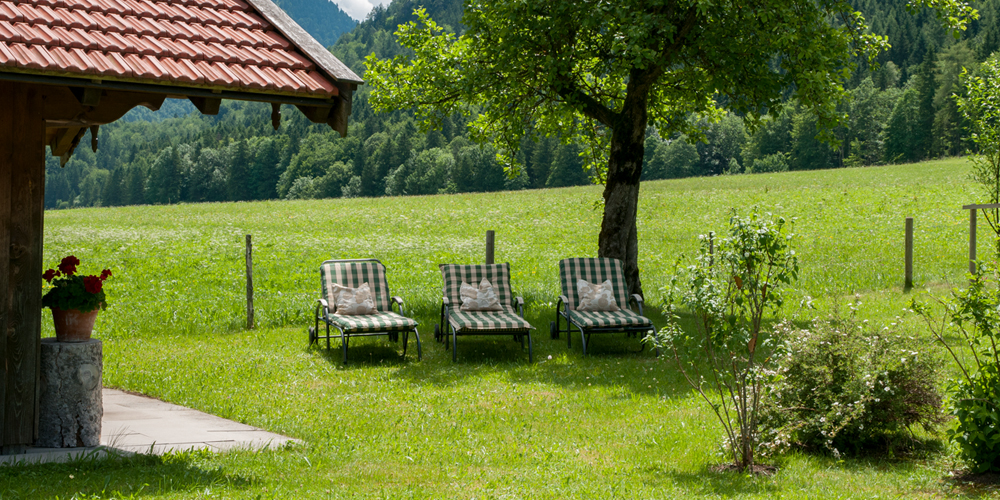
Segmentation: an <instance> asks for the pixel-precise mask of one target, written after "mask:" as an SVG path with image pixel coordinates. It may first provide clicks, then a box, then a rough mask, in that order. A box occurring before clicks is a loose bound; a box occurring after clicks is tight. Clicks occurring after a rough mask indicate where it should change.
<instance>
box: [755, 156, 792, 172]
mask: <svg viewBox="0 0 1000 500" xmlns="http://www.w3.org/2000/svg"><path fill="white" fill-rule="evenodd" d="M787 171H788V158H787V155H785V154H784V153H774V154H770V155H766V156H764V157H763V158H758V159H755V160H754V161H753V163H752V164H750V167H749V168H748V169H747V173H748V174H770V173H774V172H787Z"/></svg>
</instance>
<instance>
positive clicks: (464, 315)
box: [448, 278, 534, 332]
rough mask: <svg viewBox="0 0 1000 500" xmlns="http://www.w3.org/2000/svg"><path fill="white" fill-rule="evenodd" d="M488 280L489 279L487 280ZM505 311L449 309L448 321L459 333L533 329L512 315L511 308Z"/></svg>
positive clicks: (522, 319) (518, 317)
mask: <svg viewBox="0 0 1000 500" xmlns="http://www.w3.org/2000/svg"><path fill="white" fill-rule="evenodd" d="M487 279H489V278H487ZM506 309H508V310H506V311H462V310H460V309H458V308H457V307H456V308H451V309H449V314H448V321H449V322H450V323H451V325H452V326H453V327H455V330H457V331H459V332H463V331H464V332H467V331H496V332H506V331H511V332H515V331H524V330H530V329H533V328H534V327H533V326H531V323H528V322H527V321H525V320H524V318H522V317H520V316H518V315H517V314H515V313H514V311H513V309H512V308H511V307H509V306H508V307H507V308H506Z"/></svg>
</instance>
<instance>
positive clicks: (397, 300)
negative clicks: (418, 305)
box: [389, 295, 406, 316]
mask: <svg viewBox="0 0 1000 500" xmlns="http://www.w3.org/2000/svg"><path fill="white" fill-rule="evenodd" d="M393 304H397V305H399V315H400V316H406V314H405V313H404V312H403V298H402V297H400V296H398V295H393V296H392V298H390V299H389V311H392V305H393Z"/></svg>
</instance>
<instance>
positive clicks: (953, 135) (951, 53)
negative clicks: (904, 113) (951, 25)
mask: <svg viewBox="0 0 1000 500" xmlns="http://www.w3.org/2000/svg"><path fill="white" fill-rule="evenodd" d="M977 65H978V64H977V62H976V56H975V53H974V52H973V51H972V49H970V48H969V45H968V44H967V43H965V42H959V43H956V44H954V45H952V46H951V47H948V48H946V49H944V50H942V51H941V53H940V54H939V55H938V58H937V80H938V88H937V93H936V94H934V109H935V110H936V111H935V112H934V122H933V126H932V136H933V139H934V142H933V148H932V149H933V151H934V152H935V154H938V155H946V156H955V155H959V154H962V153H964V152H965V150H966V147H967V145H968V144H967V143H966V141H965V139H964V137H963V136H964V135H965V133H966V132H965V131H966V128H967V126H968V124H967V123H966V122H965V120H964V118H963V117H962V115H961V113H960V112H959V111H958V103H957V102H956V101H955V99H954V98H952V96H954V95H963V94H964V93H965V89H964V88H963V86H962V82H961V80H960V76H961V74H962V71H963V70H965V69H966V68H970V69H973V68H975V67H976V66H977Z"/></svg>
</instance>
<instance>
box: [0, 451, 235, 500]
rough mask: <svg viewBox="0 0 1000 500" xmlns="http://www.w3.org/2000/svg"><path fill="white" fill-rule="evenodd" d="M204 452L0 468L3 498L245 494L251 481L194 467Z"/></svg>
mask: <svg viewBox="0 0 1000 500" xmlns="http://www.w3.org/2000/svg"><path fill="white" fill-rule="evenodd" d="M207 453H210V452H207V451H192V452H184V453H168V454H166V455H163V456H159V455H118V454H112V455H110V456H108V457H106V458H97V457H93V456H90V457H85V458H82V459H78V460H73V461H70V462H66V463H47V464H24V463H21V464H16V465H7V466H0V471H2V472H0V491H2V492H3V494H2V495H0V496H2V497H3V498H78V497H86V498H90V497H91V496H93V497H100V498H106V497H107V498H111V497H114V498H119V497H122V498H134V497H141V496H145V495H157V494H169V493H174V492H191V493H195V492H197V494H199V495H200V494H206V492H210V491H211V490H213V489H216V488H226V489H232V488H235V489H246V488H248V487H250V486H252V485H253V483H254V481H253V480H252V479H248V478H246V477H243V476H241V475H237V474H227V473H225V472H223V471H222V470H221V469H218V468H213V469H202V468H200V467H198V466H197V465H195V462H196V461H197V460H198V459H199V457H200V456H201V455H202V454H207Z"/></svg>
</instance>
